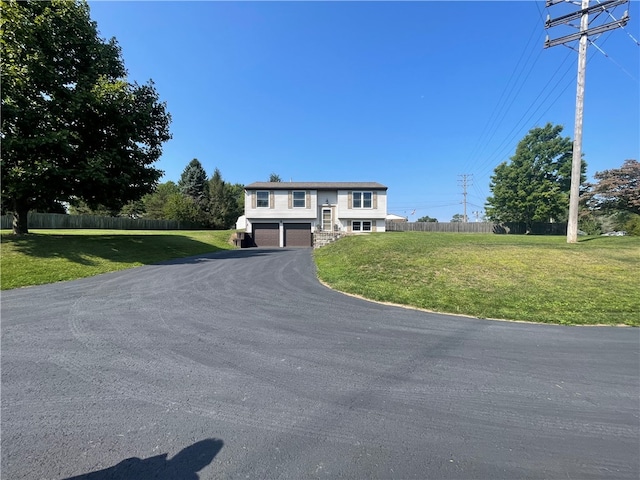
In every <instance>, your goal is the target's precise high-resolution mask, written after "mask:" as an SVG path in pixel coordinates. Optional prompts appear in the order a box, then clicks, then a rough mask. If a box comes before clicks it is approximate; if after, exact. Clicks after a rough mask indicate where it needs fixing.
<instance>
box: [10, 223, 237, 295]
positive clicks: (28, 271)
mask: <svg viewBox="0 0 640 480" xmlns="http://www.w3.org/2000/svg"><path fill="white" fill-rule="evenodd" d="M232 233H233V230H215V231H214V230H198V231H177V230H175V231H164V230H162V231H159V230H154V231H148V230H145V231H142V230H33V231H32V233H31V234H29V235H23V236H16V235H13V234H11V232H10V231H8V230H3V231H1V232H0V235H1V236H2V238H1V240H2V242H1V245H0V288H1V289H2V290H6V289H10V288H17V287H24V286H28V285H40V284H43V283H52V282H59V281H62V280H73V279H76V278H83V277H90V276H93V275H97V274H100V273H106V272H113V271H116V270H123V269H126V268H131V267H137V266H140V265H148V264H151V263H157V262H161V261H163V260H169V259H172V258H180V257H189V256H191V255H198V254H201V253H207V252H215V251H218V250H226V249H230V248H233V246H232V245H231V244H230V243H229V239H230V237H231V234H232Z"/></svg>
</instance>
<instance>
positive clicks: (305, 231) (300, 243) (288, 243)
mask: <svg viewBox="0 0 640 480" xmlns="http://www.w3.org/2000/svg"><path fill="white" fill-rule="evenodd" d="M284 246H285V247H310V246H311V224H310V223H285V224H284Z"/></svg>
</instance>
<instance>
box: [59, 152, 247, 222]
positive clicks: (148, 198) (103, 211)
mask: <svg viewBox="0 0 640 480" xmlns="http://www.w3.org/2000/svg"><path fill="white" fill-rule="evenodd" d="M69 213H70V214H72V215H101V216H115V217H130V218H148V219H151V220H177V221H180V222H189V223H191V224H193V225H194V226H197V227H202V228H213V229H229V228H235V223H236V220H237V219H238V217H239V216H240V215H242V214H243V213H244V185H242V184H239V183H236V184H231V183H229V182H225V181H224V179H223V178H222V174H221V173H220V170H219V169H218V168H216V169H215V170H214V172H213V175H212V176H211V177H210V178H208V177H207V173H206V171H205V170H204V168H203V166H202V164H201V163H200V161H199V160H198V159H196V158H194V159H193V160H191V162H189V164H188V165H187V166H186V167H185V169H184V171H183V172H182V175H181V176H180V180H179V181H178V183H175V182H173V181H167V182H164V183H160V184H159V185H158V186H157V187H156V188H155V190H154V191H153V192H152V193H148V194H146V195H144V196H143V197H142V198H141V199H139V200H135V201H132V202H129V203H127V204H126V205H124V206H123V207H122V208H121V209H117V210H113V209H109V208H107V207H105V206H103V205H99V206H97V207H94V208H91V207H89V206H88V205H87V203H86V202H84V201H82V200H74V201H72V202H71V203H70V206H69Z"/></svg>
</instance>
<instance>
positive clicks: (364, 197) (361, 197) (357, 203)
mask: <svg viewBox="0 0 640 480" xmlns="http://www.w3.org/2000/svg"><path fill="white" fill-rule="evenodd" d="M372 198H373V193H371V192H353V208H371V207H372V203H373V202H372Z"/></svg>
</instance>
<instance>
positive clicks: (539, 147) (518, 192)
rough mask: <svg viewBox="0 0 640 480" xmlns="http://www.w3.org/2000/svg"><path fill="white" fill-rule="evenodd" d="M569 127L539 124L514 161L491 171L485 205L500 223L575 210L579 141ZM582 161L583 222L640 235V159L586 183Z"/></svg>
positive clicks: (585, 226) (556, 217)
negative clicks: (569, 134)
mask: <svg viewBox="0 0 640 480" xmlns="http://www.w3.org/2000/svg"><path fill="white" fill-rule="evenodd" d="M562 130H563V127H562V126H561V125H553V124H551V123H548V124H547V125H545V126H544V127H536V128H533V129H531V130H530V131H529V133H528V134H527V135H526V136H525V137H524V138H523V139H522V140H521V141H520V142H519V143H518V146H517V147H516V152H515V154H514V155H513V156H512V157H511V158H510V160H509V161H507V162H503V163H501V164H500V165H498V166H497V167H496V168H495V170H494V174H493V175H492V176H491V184H490V189H491V192H492V196H490V197H489V198H487V203H486V205H485V208H486V212H487V217H488V219H489V220H491V221H494V222H522V223H525V224H526V225H531V224H532V223H533V222H565V221H566V220H567V217H568V211H569V190H570V185H571V161H572V155H573V142H572V141H571V139H570V138H569V137H563V136H562V135H561V133H562ZM586 169H587V164H586V162H585V161H584V160H583V161H582V169H581V170H582V175H581V182H580V183H581V186H580V212H579V222H578V226H579V228H580V229H581V230H583V231H584V233H586V234H589V235H597V234H600V233H602V232H603V231H609V230H626V231H627V233H629V234H633V235H640V163H638V161H637V160H631V159H628V160H625V161H624V162H623V165H622V166H621V167H620V168H614V169H610V170H605V171H602V172H596V174H595V175H594V178H595V179H596V182H595V183H589V182H586V176H585V173H586Z"/></svg>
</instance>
